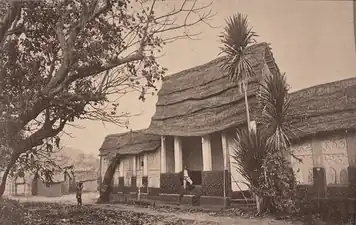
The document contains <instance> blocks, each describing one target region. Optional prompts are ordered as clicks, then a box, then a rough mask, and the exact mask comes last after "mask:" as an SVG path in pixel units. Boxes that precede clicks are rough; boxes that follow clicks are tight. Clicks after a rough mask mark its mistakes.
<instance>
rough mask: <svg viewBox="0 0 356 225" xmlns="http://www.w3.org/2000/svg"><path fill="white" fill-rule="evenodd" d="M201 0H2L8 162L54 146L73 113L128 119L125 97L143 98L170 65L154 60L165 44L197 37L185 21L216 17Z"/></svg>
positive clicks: (1, 73) (0, 64) (0, 69)
mask: <svg viewBox="0 0 356 225" xmlns="http://www.w3.org/2000/svg"><path fill="white" fill-rule="evenodd" d="M199 3H200V2H198V0H193V1H190V0H181V1H174V2H172V3H169V5H170V7H168V8H169V9H168V10H165V11H163V12H162V11H159V10H158V9H159V8H160V7H161V6H162V4H164V3H163V2H158V1H156V0H152V1H141V0H45V1H1V2H0V111H1V114H0V115H1V116H0V133H1V134H4V136H2V138H3V139H2V140H1V143H0V144H1V145H2V147H4V146H6V147H8V148H7V149H9V151H10V153H9V154H8V153H7V155H10V156H9V159H10V160H9V161H8V162H9V163H8V164H7V167H8V168H11V167H12V166H13V165H14V163H15V162H16V160H17V159H18V158H19V157H20V155H23V154H25V153H26V154H27V155H30V154H28V153H29V152H30V153H32V154H34V155H35V157H37V156H39V154H38V152H40V149H43V150H44V151H47V152H51V151H52V149H53V148H54V146H57V147H58V145H59V143H60V135H61V133H62V131H63V130H64V128H65V126H66V125H67V124H69V125H70V124H72V123H73V122H74V121H75V120H78V119H91V120H101V121H105V122H111V123H115V124H117V125H119V126H126V125H127V124H126V118H127V117H128V116H129V115H128V114H127V113H118V112H117V110H118V106H119V99H120V96H122V95H125V94H126V93H128V92H132V91H138V93H139V99H140V100H144V99H145V94H146V93H147V92H148V91H155V90H156V87H155V84H156V83H157V81H158V80H160V79H161V77H162V76H163V75H164V73H165V71H166V69H165V68H164V67H162V66H161V65H160V64H159V63H158V61H157V57H158V56H160V54H161V53H160V52H161V51H162V48H163V46H164V44H165V43H166V42H170V41H174V40H176V39H179V38H191V37H195V36H196V34H193V33H189V32H188V29H187V28H188V27H192V26H194V25H196V24H198V23H206V24H208V22H207V20H208V19H209V18H210V17H211V16H212V14H211V12H210V11H209V8H210V5H211V4H207V5H203V4H199ZM161 8H162V7H161ZM179 30H182V31H183V35H176V34H177V33H178V32H175V31H179ZM173 31H174V32H173ZM133 104H135V103H133ZM13 137H17V138H13ZM39 148H40V149H39Z"/></svg>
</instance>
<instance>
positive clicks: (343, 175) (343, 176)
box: [340, 168, 349, 185]
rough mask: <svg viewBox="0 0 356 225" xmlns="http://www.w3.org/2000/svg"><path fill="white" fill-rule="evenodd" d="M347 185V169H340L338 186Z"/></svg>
mask: <svg viewBox="0 0 356 225" xmlns="http://www.w3.org/2000/svg"><path fill="white" fill-rule="evenodd" d="M348 183H349V174H348V171H347V169H345V168H344V169H342V170H341V171H340V184H343V185H347V184H348Z"/></svg>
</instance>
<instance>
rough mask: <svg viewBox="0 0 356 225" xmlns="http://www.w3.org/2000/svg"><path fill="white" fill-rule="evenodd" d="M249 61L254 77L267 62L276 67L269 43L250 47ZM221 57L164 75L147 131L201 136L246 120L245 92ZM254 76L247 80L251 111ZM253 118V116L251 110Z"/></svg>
mask: <svg viewBox="0 0 356 225" xmlns="http://www.w3.org/2000/svg"><path fill="white" fill-rule="evenodd" d="M250 50H251V52H253V54H251V55H250V61H251V64H252V66H253V68H254V71H255V73H256V75H257V77H261V75H262V69H263V68H264V67H266V66H268V68H269V69H270V71H271V72H272V73H275V72H276V71H278V67H277V65H276V63H275V62H274V58H273V55H272V52H271V50H270V48H269V46H268V45H267V44H266V43H260V44H257V45H253V46H251V47H250ZM222 60H223V57H220V58H217V59H215V60H213V61H211V62H209V63H207V64H204V65H201V66H198V67H194V68H191V69H188V70H184V71H182V72H179V73H177V74H173V75H171V76H167V77H166V78H165V79H164V82H163V85H162V88H161V90H160V91H159V92H158V102H157V104H156V113H155V115H154V116H153V118H152V120H151V124H150V127H149V128H148V131H149V132H151V133H154V134H157V135H175V136H201V135H204V134H209V133H213V132H216V131H220V130H224V129H226V128H229V127H233V126H238V125H241V124H243V123H245V121H246V120H245V104H244V96H243V94H241V93H240V91H239V88H238V85H237V84H236V83H232V82H231V81H230V80H229V79H228V77H227V76H226V74H224V73H223V72H222V71H221V69H220V65H221V62H222ZM257 87H258V86H257V80H251V82H250V84H249V91H248V95H249V99H250V100H249V101H250V109H251V112H253V111H254V107H255V104H254V102H255V98H254V96H255V94H256V88H257ZM251 116H252V118H253V117H254V115H253V113H252V115H251Z"/></svg>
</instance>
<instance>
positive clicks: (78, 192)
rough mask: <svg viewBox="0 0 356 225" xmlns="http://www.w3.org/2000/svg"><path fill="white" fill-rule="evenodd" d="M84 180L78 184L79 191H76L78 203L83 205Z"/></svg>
mask: <svg viewBox="0 0 356 225" xmlns="http://www.w3.org/2000/svg"><path fill="white" fill-rule="evenodd" d="M83 187H84V186H83V182H79V183H78V184H77V192H76V198H77V205H78V206H81V205H82V192H83Z"/></svg>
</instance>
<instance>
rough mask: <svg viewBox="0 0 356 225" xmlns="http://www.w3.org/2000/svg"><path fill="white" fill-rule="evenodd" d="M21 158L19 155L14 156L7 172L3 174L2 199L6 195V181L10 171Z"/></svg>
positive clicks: (0, 185)
mask: <svg viewBox="0 0 356 225" xmlns="http://www.w3.org/2000/svg"><path fill="white" fill-rule="evenodd" d="M18 157H19V154H13V155H12V157H11V159H10V161H9V163H8V164H7V167H6V170H5V172H4V174H3V177H2V178H1V184H0V197H2V196H3V195H4V193H5V188H6V181H7V177H8V175H9V173H10V170H11V169H12V167H13V166H14V165H15V163H16V160H17V158H18Z"/></svg>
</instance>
